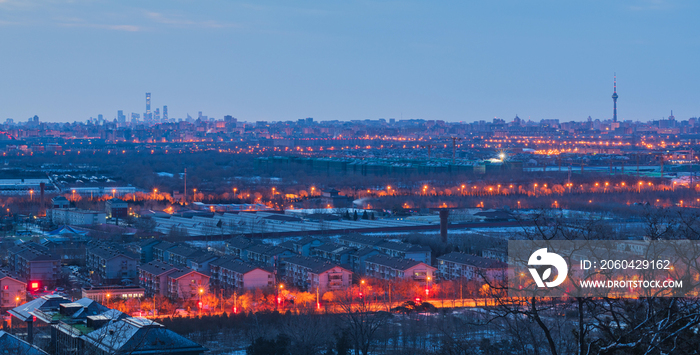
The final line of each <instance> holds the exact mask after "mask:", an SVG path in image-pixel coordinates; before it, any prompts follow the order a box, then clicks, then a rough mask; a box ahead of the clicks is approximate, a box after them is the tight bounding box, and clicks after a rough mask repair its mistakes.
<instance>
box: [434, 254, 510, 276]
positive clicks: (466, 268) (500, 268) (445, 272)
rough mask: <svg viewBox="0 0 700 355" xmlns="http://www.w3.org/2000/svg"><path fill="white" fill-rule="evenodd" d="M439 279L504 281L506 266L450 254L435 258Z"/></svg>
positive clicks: (480, 258)
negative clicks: (484, 278)
mask: <svg viewBox="0 0 700 355" xmlns="http://www.w3.org/2000/svg"><path fill="white" fill-rule="evenodd" d="M437 261H438V269H439V273H440V277H442V278H443V279H446V280H453V279H460V278H462V279H465V280H472V279H478V278H483V277H486V278H488V279H489V280H505V272H506V268H507V267H508V265H507V264H506V263H504V262H502V261H499V260H494V259H487V258H482V257H480V256H476V255H470V254H465V253H459V252H452V253H449V254H445V255H442V256H440V257H438V258H437Z"/></svg>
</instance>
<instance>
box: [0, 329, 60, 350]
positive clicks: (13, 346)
mask: <svg viewBox="0 0 700 355" xmlns="http://www.w3.org/2000/svg"><path fill="white" fill-rule="evenodd" d="M0 349H2V351H3V352H4V353H5V354H17V355H49V353H47V352H45V351H44V350H41V349H39V348H38V347H36V346H33V345H31V344H29V343H27V342H26V341H24V340H22V339H20V338H18V337H16V336H14V335H12V334H10V333H8V332H6V331H4V330H0Z"/></svg>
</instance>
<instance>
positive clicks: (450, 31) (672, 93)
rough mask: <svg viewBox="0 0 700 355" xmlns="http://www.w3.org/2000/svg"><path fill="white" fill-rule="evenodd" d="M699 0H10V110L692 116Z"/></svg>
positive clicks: (6, 89)
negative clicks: (615, 104)
mask: <svg viewBox="0 0 700 355" xmlns="http://www.w3.org/2000/svg"><path fill="white" fill-rule="evenodd" d="M698 15H700V2H699V1H696V0H619V1H609V0H589V1H561V0H551V1H546V0H542V1H522V0H511V1H507V0H489V1H463V0H462V1H425V0H423V1H412V0H402V1H388V0H387V1H373V0H364V1H363V0H358V1H328V0H325V1H247V2H239V1H233V0H220V1H219V0H200V1H182V0H167V1H128V0H119V1H106V0H94V1H91V0H72V1H69V0H43V1H42V0H0V50H1V51H2V54H1V55H0V120H2V121H4V119H5V118H13V119H14V120H15V121H26V119H27V118H29V117H32V116H34V115H38V116H39V117H40V119H41V120H42V121H51V122H64V121H69V122H73V121H84V120H86V119H88V118H90V117H97V115H98V114H103V115H104V117H105V118H107V119H113V118H115V117H116V115H117V110H124V112H125V114H126V115H127V116H129V115H130V113H131V112H136V113H140V114H143V112H145V93H146V92H150V93H151V95H152V108H155V107H161V109H162V106H163V105H167V106H168V110H169V116H170V117H171V118H184V117H186V115H187V114H188V113H189V114H190V115H192V116H193V117H196V116H197V112H198V111H202V112H203V114H204V115H207V116H209V117H215V118H218V119H221V118H223V116H224V115H233V116H234V117H236V118H238V119H239V120H242V121H251V122H252V121H260V120H266V121H287V120H294V121H295V120H297V119H301V118H306V117H313V118H314V119H315V120H317V121H322V120H343V121H348V120H357V119H360V120H364V119H377V118H385V119H389V118H396V119H402V118H403V119H427V120H431V119H432V120H445V121H452V122H454V121H465V122H472V121H478V120H487V121H491V120H492V119H493V118H494V117H498V118H503V119H505V120H506V121H511V120H512V118H513V117H515V115H516V114H517V115H518V116H519V117H520V118H523V119H528V118H530V119H532V120H534V121H538V120H540V119H559V120H560V121H562V122H565V121H581V120H585V119H587V118H588V116H591V117H592V118H593V119H601V120H603V119H609V118H611V117H612V99H611V97H610V96H611V95H612V90H613V87H612V86H613V85H612V84H613V73H617V88H618V94H619V96H620V98H619V99H618V118H619V119H620V120H639V121H647V120H655V119H660V118H662V117H665V116H668V115H670V113H671V110H673V113H674V115H675V117H676V119H687V118H689V117H696V116H700V100H699V99H700V85H698V83H699V82H700V80H699V79H700V66H699V65H698V57H699V55H700V26H698V22H697V17H698Z"/></svg>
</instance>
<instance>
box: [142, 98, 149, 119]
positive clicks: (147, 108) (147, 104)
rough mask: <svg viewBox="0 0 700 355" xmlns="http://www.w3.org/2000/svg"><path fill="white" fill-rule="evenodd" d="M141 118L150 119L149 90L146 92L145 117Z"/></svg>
mask: <svg viewBox="0 0 700 355" xmlns="http://www.w3.org/2000/svg"><path fill="white" fill-rule="evenodd" d="M143 119H144V120H150V119H151V93H150V92H147V93H146V117H144V118H143Z"/></svg>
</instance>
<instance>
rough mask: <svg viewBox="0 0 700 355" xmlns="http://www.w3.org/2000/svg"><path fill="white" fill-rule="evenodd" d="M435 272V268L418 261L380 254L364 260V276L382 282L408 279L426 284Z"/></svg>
mask: <svg viewBox="0 0 700 355" xmlns="http://www.w3.org/2000/svg"><path fill="white" fill-rule="evenodd" d="M436 270H437V268H434V267H432V266H430V265H428V264H426V263H423V262H420V261H416V260H411V259H402V258H396V257H392V256H388V255H381V254H380V255H373V256H370V257H368V258H367V259H366V260H365V275H367V276H371V277H375V278H378V279H384V280H393V279H408V280H413V281H417V282H427V281H430V280H431V279H433V278H434V275H433V274H434V273H435V271H436Z"/></svg>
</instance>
